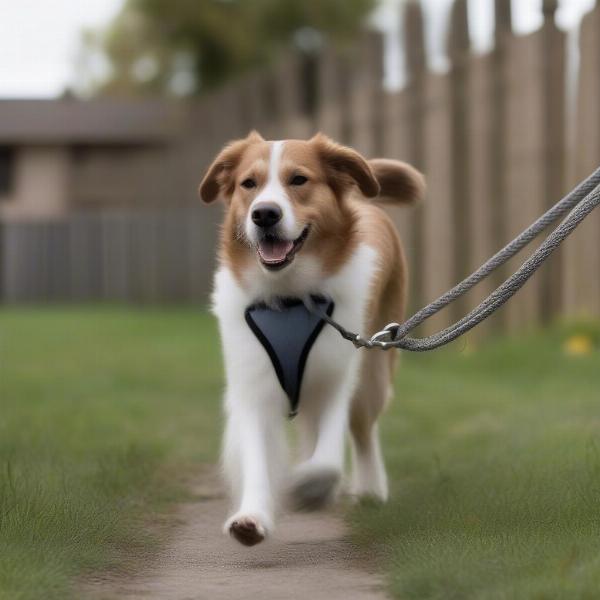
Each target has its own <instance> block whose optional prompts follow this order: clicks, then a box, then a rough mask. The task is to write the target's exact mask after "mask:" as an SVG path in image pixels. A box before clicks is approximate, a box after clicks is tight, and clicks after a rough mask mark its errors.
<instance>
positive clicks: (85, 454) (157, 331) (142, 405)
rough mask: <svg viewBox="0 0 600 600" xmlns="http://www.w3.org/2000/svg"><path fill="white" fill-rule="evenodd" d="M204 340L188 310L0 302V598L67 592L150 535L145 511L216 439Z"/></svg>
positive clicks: (204, 331) (216, 387)
mask: <svg viewBox="0 0 600 600" xmlns="http://www.w3.org/2000/svg"><path fill="white" fill-rule="evenodd" d="M215 340H216V332H215V328H214V324H213V322H212V320H211V319H210V318H209V317H208V316H207V315H205V314H202V313H200V312H198V311H193V310H181V311H177V312H160V311H138V312H132V311H128V310H123V309H93V310H92V309H87V310H86V309H79V310H73V309H69V310H67V309H63V310H61V309H45V310H3V311H0V408H1V410H0V599H2V600H34V599H36V600H37V599H41V598H43V599H44V600H53V599H60V600H64V599H66V598H69V597H73V596H76V595H77V592H76V590H75V589H74V587H73V581H74V578H75V577H76V576H77V575H79V574H81V573H83V572H85V571H88V570H92V569H103V568H121V566H122V564H123V562H124V561H126V559H127V556H128V555H130V554H132V548H135V547H140V548H146V547H148V546H150V547H152V546H153V545H154V544H155V543H156V540H154V539H153V538H152V537H150V536H149V535H148V534H147V533H146V532H145V527H144V525H145V519H146V518H147V517H148V515H149V514H151V513H152V512H153V511H156V510H160V509H161V508H162V507H164V506H165V505H166V504H167V503H168V502H170V501H173V500H174V499H175V498H177V497H178V494H180V493H181V475H182V473H185V471H186V470H188V469H191V468H193V466H194V465H196V466H197V464H198V463H201V462H203V461H206V460H209V459H212V458H214V453H215V449H216V448H218V442H217V439H218V432H219V408H218V405H219V402H218V400H219V395H220V389H221V387H222V376H221V366H220V358H219V352H218V349H215V347H214V342H215Z"/></svg>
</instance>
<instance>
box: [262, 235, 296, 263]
mask: <svg viewBox="0 0 600 600" xmlns="http://www.w3.org/2000/svg"><path fill="white" fill-rule="evenodd" d="M293 247H294V242H286V241H284V240H262V242H260V243H259V244H258V253H259V254H260V257H261V258H262V259H263V260H264V261H265V262H267V263H278V262H282V261H284V260H285V259H286V256H287V255H288V253H289V252H290V251H291V249H292V248H293Z"/></svg>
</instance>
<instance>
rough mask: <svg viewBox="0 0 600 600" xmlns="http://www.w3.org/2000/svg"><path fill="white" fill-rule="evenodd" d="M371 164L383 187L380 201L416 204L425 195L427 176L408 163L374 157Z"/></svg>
mask: <svg viewBox="0 0 600 600" xmlns="http://www.w3.org/2000/svg"><path fill="white" fill-rule="evenodd" d="M369 166H370V167H371V170H372V171H373V174H374V175H375V178H376V179H377V181H378V182H379V186H380V187H381V192H380V193H379V198H378V199H377V201H378V202H382V203H390V204H416V203H417V202H420V201H421V200H423V198H424V197H425V190H426V185H425V177H423V174H422V173H420V172H419V171H417V169H415V168H414V167H412V166H411V165H409V164H408V163H405V162H402V161H399V160H392V159H388V158H374V159H372V160H370V161H369Z"/></svg>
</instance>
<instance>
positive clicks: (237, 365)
mask: <svg viewBox="0 0 600 600" xmlns="http://www.w3.org/2000/svg"><path fill="white" fill-rule="evenodd" d="M376 270H377V254H376V252H375V250H373V249H372V248H371V247H369V246H366V245H362V246H360V247H359V248H358V249H357V250H356V251H355V253H354V254H353V256H352V257H351V259H350V260H349V261H348V262H347V264H346V265H344V267H342V269H341V270H340V271H339V272H338V273H336V274H335V275H334V276H332V277H328V278H324V279H323V278H321V277H320V273H319V270H318V268H317V266H316V265H315V264H314V263H311V262H309V260H308V259H304V257H298V260H297V261H295V263H294V264H293V265H291V267H290V270H289V272H288V273H282V274H275V275H273V274H271V273H265V272H263V271H262V270H261V269H259V268H258V267H257V268H256V271H255V272H252V273H250V274H248V276H247V278H246V282H247V283H246V282H245V284H244V285H243V286H242V285H240V283H239V282H238V281H237V280H236V279H235V277H234V276H233V274H232V273H231V271H229V269H227V268H226V267H221V268H220V269H219V270H218V271H217V273H216V276H215V289H214V293H213V298H212V300H213V312H214V314H215V315H216V316H217V317H218V319H219V327H220V332H221V339H222V344H223V354H224V359H225V368H226V377H227V394H226V404H227V405H230V404H231V403H235V404H238V403H244V404H249V405H252V404H255V403H259V404H262V403H263V402H270V403H273V402H275V403H276V405H278V406H279V407H280V409H281V411H282V412H285V411H286V410H287V398H285V395H284V393H283V391H282V389H281V387H280V386H279V383H278V381H277V378H276V375H275V372H274V370H273V367H272V365H271V362H270V359H269V357H268V355H267V353H266V351H265V350H264V348H263V347H262V346H261V344H260V343H259V341H258V340H257V339H256V338H255V336H254V334H253V333H252V332H251V331H250V329H249V327H248V325H247V324H246V322H245V319H244V311H245V310H246V308H247V307H248V306H249V305H251V304H253V303H254V302H257V301H266V302H269V301H271V300H272V298H273V297H274V296H295V297H300V298H302V297H307V296H308V295H310V294H324V295H326V296H328V297H330V298H332V299H333V301H334V302H335V312H334V316H335V318H336V319H337V320H339V321H340V322H341V323H345V324H347V325H348V326H349V327H351V328H352V329H357V330H360V331H362V330H363V329H364V323H365V311H366V305H367V302H368V299H369V292H370V282H371V281H372V279H373V277H374V275H375V272H376ZM286 271H287V269H286ZM281 275H284V276H283V277H282V276H281ZM360 356H361V354H360V353H359V352H357V351H356V350H355V349H354V347H353V346H352V344H349V343H348V342H347V341H345V340H343V339H342V338H341V337H340V336H339V334H338V333H337V332H336V331H334V330H333V329H332V328H331V327H327V326H326V327H325V328H324V329H323V331H322V332H321V334H320V336H319V338H318V339H317V341H316V343H315V345H314V346H313V348H312V350H311V353H310V355H309V358H308V361H307V364H306V369H305V375H304V381H303V384H302V391H301V398H300V406H301V407H302V406H303V402H304V399H305V396H313V395H314V392H315V390H316V389H318V388H319V389H323V388H331V387H334V386H335V385H336V383H337V382H340V379H344V380H345V382H344V385H345V386H346V385H351V386H353V385H354V384H353V382H352V380H353V379H354V380H355V378H356V375H357V372H358V366H359V360H360ZM340 383H341V382H340ZM301 410H302V408H301Z"/></svg>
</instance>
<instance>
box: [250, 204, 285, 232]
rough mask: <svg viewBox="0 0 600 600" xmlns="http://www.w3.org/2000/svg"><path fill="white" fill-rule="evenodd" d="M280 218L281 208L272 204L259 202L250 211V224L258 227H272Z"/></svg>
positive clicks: (281, 214)
mask: <svg viewBox="0 0 600 600" xmlns="http://www.w3.org/2000/svg"><path fill="white" fill-rule="evenodd" d="M282 216H283V213H282V212H281V208H279V206H277V204H273V203H272V202H261V204H258V205H257V206H256V208H254V209H253V210H252V222H253V223H254V224H255V225H256V226H258V227H272V226H273V225H275V224H276V223H279V221H281V217H282Z"/></svg>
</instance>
